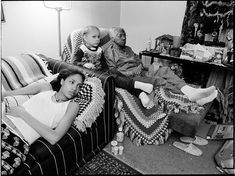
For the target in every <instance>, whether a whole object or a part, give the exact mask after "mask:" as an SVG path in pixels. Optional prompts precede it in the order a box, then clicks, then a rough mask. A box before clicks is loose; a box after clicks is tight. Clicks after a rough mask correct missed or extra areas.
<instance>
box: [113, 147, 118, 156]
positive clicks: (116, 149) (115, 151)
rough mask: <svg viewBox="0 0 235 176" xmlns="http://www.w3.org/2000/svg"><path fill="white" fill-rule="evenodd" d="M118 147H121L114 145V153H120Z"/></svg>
mask: <svg viewBox="0 0 235 176" xmlns="http://www.w3.org/2000/svg"><path fill="white" fill-rule="evenodd" d="M118 149H119V147H118V146H114V147H113V149H112V152H113V154H114V155H117V154H118Z"/></svg>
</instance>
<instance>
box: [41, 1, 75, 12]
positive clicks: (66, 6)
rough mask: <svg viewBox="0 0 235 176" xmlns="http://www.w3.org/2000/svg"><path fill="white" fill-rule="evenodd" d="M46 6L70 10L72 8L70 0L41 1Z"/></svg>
mask: <svg viewBox="0 0 235 176" xmlns="http://www.w3.org/2000/svg"><path fill="white" fill-rule="evenodd" d="M43 4H44V6H45V7H46V8H51V9H61V10H70V9H71V8H72V1H43Z"/></svg>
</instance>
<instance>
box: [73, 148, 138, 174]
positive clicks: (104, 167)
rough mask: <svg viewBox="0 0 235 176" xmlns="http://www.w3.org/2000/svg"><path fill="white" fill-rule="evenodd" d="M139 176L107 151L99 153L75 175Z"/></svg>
mask: <svg viewBox="0 0 235 176" xmlns="http://www.w3.org/2000/svg"><path fill="white" fill-rule="evenodd" d="M107 174H108V175H110V174H111V175H137V174H138V175H139V174H141V173H140V172H138V171H136V170H135V169H133V168H132V167H130V166H128V165H127V164H125V163H123V162H122V161H120V160H118V159H117V158H115V157H114V156H112V155H110V154H109V153H107V152H106V151H101V152H99V153H98V154H97V155H96V156H94V158H92V159H91V160H90V161H88V162H87V163H86V164H85V165H84V166H83V167H81V168H79V169H78V170H77V171H75V173H74V175H107Z"/></svg>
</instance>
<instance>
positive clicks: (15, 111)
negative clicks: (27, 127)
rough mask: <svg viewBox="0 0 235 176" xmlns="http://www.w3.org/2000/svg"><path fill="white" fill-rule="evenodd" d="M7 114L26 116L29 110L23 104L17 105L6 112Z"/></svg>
mask: <svg viewBox="0 0 235 176" xmlns="http://www.w3.org/2000/svg"><path fill="white" fill-rule="evenodd" d="M6 114H7V115H11V116H14V117H22V116H24V115H25V114H28V112H27V111H26V110H25V108H24V107H22V106H16V107H12V108H11V109H9V110H8V111H7V112H6Z"/></svg>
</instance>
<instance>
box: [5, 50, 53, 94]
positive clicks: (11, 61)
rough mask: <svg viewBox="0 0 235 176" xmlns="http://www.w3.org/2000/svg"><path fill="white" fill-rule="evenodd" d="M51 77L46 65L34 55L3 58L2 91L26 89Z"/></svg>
mask: <svg viewBox="0 0 235 176" xmlns="http://www.w3.org/2000/svg"><path fill="white" fill-rule="evenodd" d="M49 75H51V73H50V72H49V70H48V69H47V67H46V65H45V64H44V63H43V62H42V60H40V58H39V57H37V56H36V55H33V54H21V55H20V56H14V57H10V56H9V57H4V58H2V69H1V76H2V91H7V90H15V89H18V88H21V87H25V86H27V85H29V84H31V83H32V82H34V81H37V80H39V79H42V78H45V77H46V76H49Z"/></svg>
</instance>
